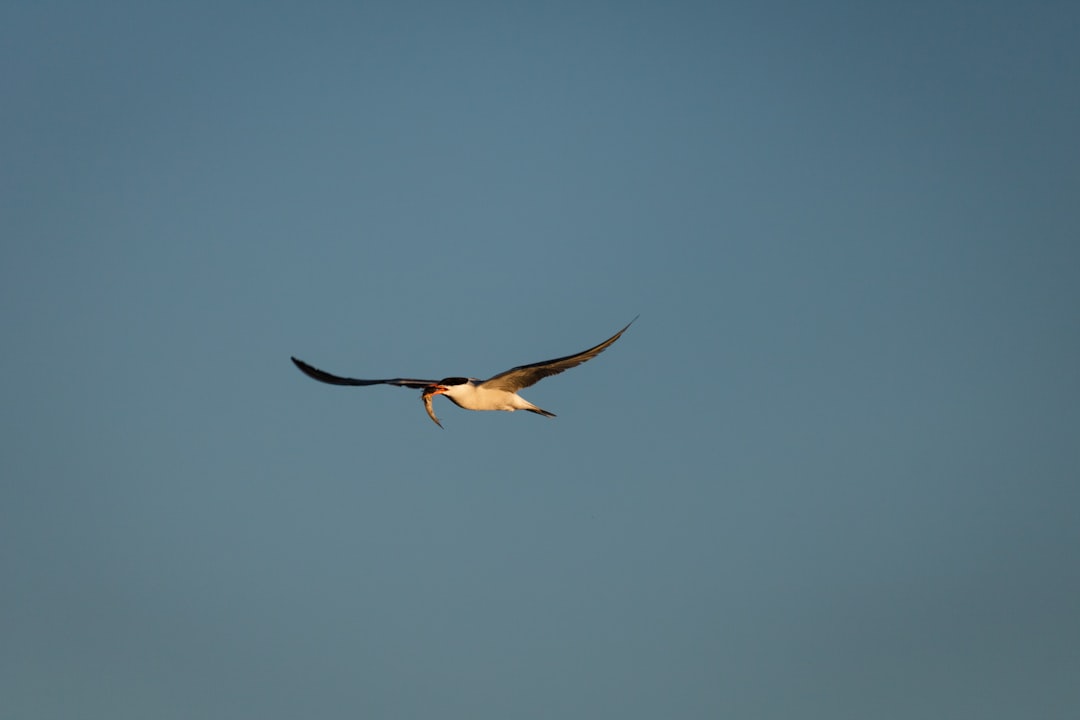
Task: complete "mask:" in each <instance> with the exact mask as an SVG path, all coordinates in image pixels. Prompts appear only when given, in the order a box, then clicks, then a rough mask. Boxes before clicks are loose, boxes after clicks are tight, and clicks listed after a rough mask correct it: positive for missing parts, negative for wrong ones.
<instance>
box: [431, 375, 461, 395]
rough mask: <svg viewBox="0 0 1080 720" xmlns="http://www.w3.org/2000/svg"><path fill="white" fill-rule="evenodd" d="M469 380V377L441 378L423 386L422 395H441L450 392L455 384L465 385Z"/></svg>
mask: <svg viewBox="0 0 1080 720" xmlns="http://www.w3.org/2000/svg"><path fill="white" fill-rule="evenodd" d="M468 382H469V378H463V377H448V378H443V379H442V380H440V381H439V382H437V383H435V384H434V385H428V386H427V387H426V388H424V393H423V397H430V396H432V395H443V394H445V393H448V392H450V389H451V388H452V387H454V386H455V385H465V384H466V383H468Z"/></svg>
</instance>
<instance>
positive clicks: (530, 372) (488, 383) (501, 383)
mask: <svg viewBox="0 0 1080 720" xmlns="http://www.w3.org/2000/svg"><path fill="white" fill-rule="evenodd" d="M634 320H637V318H634ZM634 320H631V321H630V322H628V323H627V324H626V327H624V328H623V329H622V330H620V331H619V332H617V333H615V334H614V335H612V336H611V337H609V338H608V339H607V340H605V341H604V342H602V343H600V344H599V345H597V346H596V347H591V348H589V349H588V350H585V351H584V352H579V353H578V354H577V355H567V356H566V357H561V358H555V359H554V360H545V361H543V362H538V363H533V364H532V365H521V366H520V367H516V368H511V369H510V370H507V371H506V372H502V373H499V374H498V375H496V376H495V377H493V378H490V379H488V380H485V381H484V382H482V383H480V386H481V387H485V388H491V389H493V390H506V391H507V392H517V391H518V390H520V389H521V388H527V387H529V386H530V385H533V384H535V383H538V382H540V381H541V380H543V379H544V378H546V377H548V376H550V375H558V374H559V373H561V372H562V371H563V370H569V369H570V368H572V367H577V366H578V365H580V364H581V363H583V362H585V361H587V360H592V359H593V358H594V357H596V356H597V355H599V354H600V353H602V352H604V351H605V350H607V349H608V346H610V345H611V344H612V343H613V342H615V341H616V340H618V339H619V338H620V337H621V336H622V334H623V333H624V332H626V328H628V327H630V326H631V325H633V324H634Z"/></svg>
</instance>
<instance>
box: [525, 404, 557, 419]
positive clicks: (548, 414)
mask: <svg viewBox="0 0 1080 720" xmlns="http://www.w3.org/2000/svg"><path fill="white" fill-rule="evenodd" d="M525 409H526V410H528V411H529V412H534V413H536V414H537V415H543V416H544V417H555V413H553V412H548V411H547V410H544V409H542V408H538V407H536V406H535V405H533V406H532V407H530V408H525Z"/></svg>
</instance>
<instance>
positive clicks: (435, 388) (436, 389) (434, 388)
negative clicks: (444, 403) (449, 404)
mask: <svg viewBox="0 0 1080 720" xmlns="http://www.w3.org/2000/svg"><path fill="white" fill-rule="evenodd" d="M448 389H449V388H447V387H446V386H445V385H431V386H429V387H426V388H424V397H428V396H429V395H442V394H443V393H444V392H446V391H447V390H448Z"/></svg>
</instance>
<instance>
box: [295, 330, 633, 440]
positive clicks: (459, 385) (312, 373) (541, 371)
mask: <svg viewBox="0 0 1080 720" xmlns="http://www.w3.org/2000/svg"><path fill="white" fill-rule="evenodd" d="M634 320H637V318H636V317H635V318H634ZM634 320H631V321H630V322H628V323H627V324H626V327H624V328H623V329H622V330H620V331H619V332H617V333H615V334H614V335H612V336H611V337H609V338H608V339H607V340H605V341H604V342H602V343H600V344H599V345H597V346H595V347H591V348H589V349H588V350H584V351H582V352H579V353H577V354H576V355H567V356H566V357H560V358H555V359H554V360H544V361H543V362H538V363H533V364H531V365H519V366H518V367H515V368H510V369H509V370H507V371H506V372H501V373H499V374H498V375H495V376H493V377H490V378H488V379H487V380H478V379H477V378H468V377H448V378H443V379H442V380H419V379H416V378H388V379H385V380H359V379H357V378H348V377H340V376H338V375H331V374H330V373H328V372H325V371H323V370H319V369H318V368H316V367H312V366H311V365H308V364H307V363H306V362H304V361H303V360H298V359H297V358H295V357H294V358H292V361H293V363H294V364H295V365H296V367H298V368H300V372H302V373H304V374H305V375H307V376H308V377H310V378H314V379H315V380H318V381H319V382H324V383H327V384H329V385H352V386H359V387H366V386H368V385H396V386H398V387H406V388H414V389H420V390H423V392H422V393H421V394H420V399H421V400H422V401H423V402H424V409H426V410H427V414H428V416H429V417H430V418H431V419H432V420H433V421H434V422H435V424H436V425H438V426H439V427H442V423H441V422H439V418H437V417H436V416H435V410H434V408H433V407H432V405H431V401H432V399H433V398H434V397H435V396H436V395H445V396H446V397H447V398H448V399H449V400H450V402H452V403H454V404H455V405H457V406H458V407H460V408H464V409H466V410H506V411H508V412H513V411H515V410H528V411H529V412H534V413H536V414H537V415H543V416H544V417H555V413H551V412H548V411H547V410H543V409H541V408H538V407H537V406H535V405H533V404H532V403H531V402H529V401H528V400H526V399H525V398H523V397H521V396H520V395H518V390H521V389H522V388H527V387H529V386H530V385H535V384H536V383H538V382H540V381H541V380H543V379H544V378H546V377H548V376H550V375H558V374H559V373H561V372H562V371H563V370H569V369H570V368H572V367H577V366H578V365H580V364H581V363H583V362H586V361H588V360H592V359H593V358H594V357H596V356H597V355H599V354H600V353H602V352H604V351H605V350H607V349H608V347H609V346H610V345H611V344H612V343H614V342H615V341H616V340H618V339H619V338H620V337H621V336H622V334H623V333H624V332H626V328H628V327H630V326H631V325H633V324H634Z"/></svg>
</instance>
